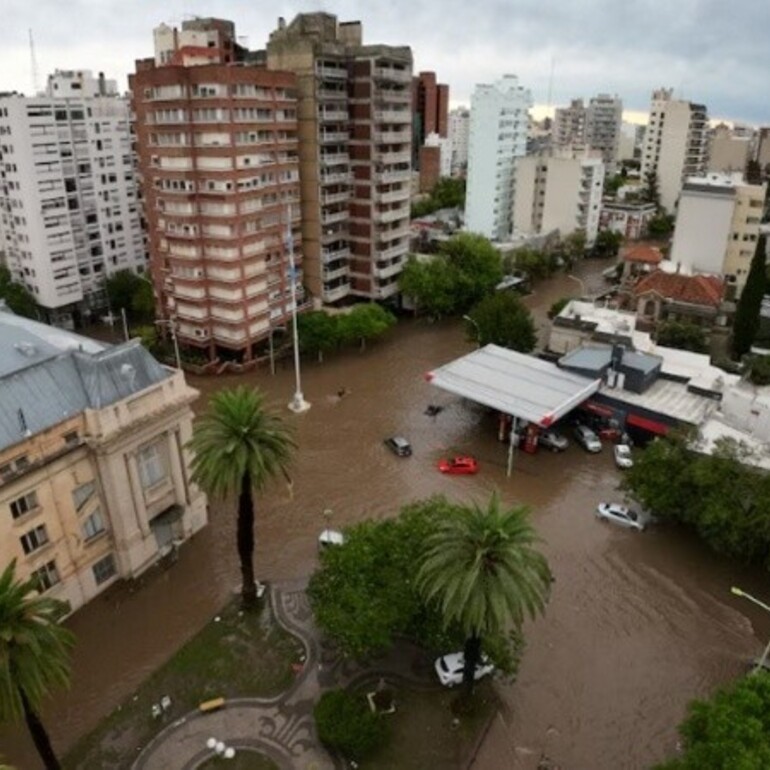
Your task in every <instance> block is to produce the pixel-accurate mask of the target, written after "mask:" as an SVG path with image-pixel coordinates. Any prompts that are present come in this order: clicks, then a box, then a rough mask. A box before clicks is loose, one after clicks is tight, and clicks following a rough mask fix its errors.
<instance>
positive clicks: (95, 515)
mask: <svg viewBox="0 0 770 770" xmlns="http://www.w3.org/2000/svg"><path fill="white" fill-rule="evenodd" d="M197 396H198V393H197V391H195V390H193V389H192V388H190V387H189V386H188V385H187V384H186V383H185V379H184V374H183V373H182V372H181V371H175V370H173V369H168V368H166V367H164V366H161V365H160V364H159V363H158V362H157V361H155V360H154V359H153V358H152V356H150V354H149V353H148V352H147V350H146V349H145V348H144V347H142V345H141V344H140V343H139V341H138V340H132V341H130V342H127V343H124V344H122V345H117V346H115V347H111V346H105V345H103V344H101V343H97V342H95V341H94V340H91V339H87V338H85V337H80V336H79V335H75V334H72V333H70V332H66V331H62V330H59V329H52V328H51V327H49V326H46V325H44V324H41V323H38V322H36V321H30V320H29V319H26V318H20V317H19V316H15V315H13V314H12V313H10V312H7V311H5V310H3V309H0V514H2V515H0V563H2V564H8V563H9V562H10V561H11V560H12V559H16V561H17V564H18V567H17V574H18V576H19V578H20V579H22V580H25V579H27V578H35V579H36V580H37V583H38V586H39V588H40V591H41V592H43V593H45V594H46V595H48V596H52V597H54V598H56V599H60V600H62V601H65V602H67V604H68V605H69V609H70V611H74V610H76V609H77V608H78V607H80V606H81V605H83V604H85V603H86V602H88V601H89V600H90V599H92V598H93V597H95V596H96V595H97V594H99V593H101V592H102V591H103V590H104V589H106V588H107V587H108V586H109V585H110V584H111V583H114V582H115V581H116V580H117V579H119V578H135V577H137V576H139V575H141V574H142V572H144V571H145V570H146V569H147V568H148V567H150V566H151V565H152V564H154V563H156V562H157V561H158V559H160V558H161V557H162V556H163V555H164V554H166V553H168V552H170V551H171V550H173V549H174V548H176V547H177V546H178V545H179V544H180V543H181V542H183V541H184V540H185V539H187V538H188V537H190V536H191V535H192V534H194V533H195V532H197V531H198V530H200V529H201V528H202V527H203V526H204V525H205V524H206V519H207V513H206V498H205V496H204V495H203V493H202V492H201V491H200V490H199V489H198V488H197V487H196V486H195V485H194V484H192V483H191V482H190V456H189V453H188V452H187V451H186V450H185V448H184V447H185V444H186V443H187V442H188V441H189V440H190V437H191V436H192V418H193V413H192V409H191V407H190V405H191V403H192V402H193V401H194V400H195V399H196V398H197Z"/></svg>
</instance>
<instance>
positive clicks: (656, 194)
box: [642, 171, 660, 209]
mask: <svg viewBox="0 0 770 770" xmlns="http://www.w3.org/2000/svg"><path fill="white" fill-rule="evenodd" d="M642 200H644V201H647V202H648V203H654V204H655V206H656V208H658V209H660V186H659V183H658V172H657V171H647V172H646V173H645V175H644V187H643V188H642Z"/></svg>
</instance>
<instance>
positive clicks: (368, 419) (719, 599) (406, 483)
mask: <svg viewBox="0 0 770 770" xmlns="http://www.w3.org/2000/svg"><path fill="white" fill-rule="evenodd" d="M602 267H604V265H603V264H600V265H598V266H596V265H590V264H587V265H585V266H583V273H584V274H583V275H582V278H583V279H584V281H585V285H584V286H581V285H580V282H579V281H577V280H576V279H573V278H568V277H560V278H558V279H554V280H553V281H551V282H549V283H547V284H542V285H540V286H538V288H537V291H536V293H535V294H534V295H532V296H531V297H530V298H529V299H528V303H529V304H530V305H531V307H532V308H533V310H534V311H535V314H536V317H537V319H538V323H539V325H540V326H541V330H542V331H543V332H544V330H545V329H546V321H545V311H546V310H547V309H548V307H549V306H550V304H551V303H552V302H553V301H555V300H556V299H558V298H559V297H560V296H563V295H565V294H576V293H579V292H581V291H584V290H586V287H587V290H589V291H590V290H594V289H597V288H599V287H600V285H601V281H600V279H599V278H597V274H598V271H599V270H600V269H601V268H602ZM541 339H542V334H541ZM471 349H472V343H470V342H469V341H468V340H466V339H465V337H464V330H463V327H462V326H461V325H460V324H458V323H457V322H454V321H452V322H443V323H437V324H431V323H428V322H426V321H423V320H419V321H405V322H403V323H402V324H400V326H399V328H398V330H397V331H395V332H394V333H393V334H392V335H391V336H390V337H389V338H388V339H386V340H383V341H381V342H379V343H377V344H375V345H373V346H371V347H370V348H369V349H367V350H366V351H363V352H359V351H357V350H350V351H346V352H344V353H340V354H336V355H333V356H330V357H329V358H328V360H327V361H326V362H324V363H322V364H319V363H317V362H315V361H306V362H304V363H303V369H302V381H303V390H304V393H305V397H306V398H307V399H308V400H309V401H310V402H311V403H312V408H311V410H310V411H309V412H307V413H306V414H303V415H299V416H294V415H292V414H291V413H290V412H288V410H285V405H286V404H287V403H288V402H289V400H290V398H291V396H292V394H293V390H294V375H293V369H292V367H291V362H290V361H287V362H285V363H283V364H279V366H278V371H277V373H276V375H275V376H274V377H271V376H270V374H269V373H268V372H266V371H264V370H262V371H259V372H256V373H252V374H248V375H238V376H228V377H225V378H221V379H203V378H196V377H191V378H190V382H191V383H192V384H193V385H194V386H195V387H197V388H199V389H200V390H201V392H202V397H201V399H200V400H199V402H198V404H197V405H196V408H197V409H199V410H200V409H202V408H204V407H205V402H206V397H207V396H208V395H209V394H211V393H212V392H214V391H215V390H216V389H218V388H221V387H224V386H230V385H235V384H239V383H242V382H243V383H248V384H250V385H257V386H259V387H260V388H263V389H264V390H265V391H266V392H267V394H268V396H269V398H270V400H271V401H272V402H273V403H274V404H275V406H276V407H277V408H278V409H281V410H284V414H285V415H286V419H287V420H289V421H290V422H291V423H293V424H294V425H295V426H296V430H297V440H298V443H299V452H298V453H297V457H296V462H295V465H294V470H293V478H294V485H293V494H290V493H289V490H288V489H287V488H286V486H285V485H282V484H276V485H275V486H273V487H271V488H270V489H268V490H266V492H265V494H264V495H262V496H260V498H259V499H258V503H257V551H256V561H255V563H256V570H257V574H258V576H259V577H260V578H262V579H268V580H280V579H288V578H296V577H298V576H306V575H309V574H310V573H311V572H312V570H313V569H314V567H315V565H316V563H317V562H316V537H317V535H318V533H319V531H320V530H321V529H323V528H324V519H323V511H324V510H325V509H331V510H332V511H333V516H332V526H334V527H343V526H345V525H346V524H350V523H353V522H356V521H359V520H361V519H363V518H367V517H386V516H391V515H393V514H394V513H395V512H396V511H397V510H398V508H399V506H401V505H403V504H404V503H406V502H408V501H410V500H414V499H417V498H422V497H425V496H428V495H432V494H435V493H443V494H446V495H448V496H451V497H453V498H456V499H459V500H463V501H471V500H479V501H481V502H484V501H485V500H486V499H488V497H489V495H490V494H491V492H492V491H493V490H497V491H499V493H500V494H501V496H502V499H503V500H504V502H506V503H510V504H514V503H521V502H523V503H526V504H528V505H530V506H531V508H532V511H533V517H534V523H535V525H536V527H537V529H538V531H539V532H540V534H541V536H542V538H543V549H544V551H545V553H546V554H547V556H548V558H549V560H550V562H551V565H552V568H553V571H554V574H555V577H556V582H555V584H554V591H553V596H552V599H551V601H550V603H549V605H548V608H547V611H546V613H545V616H544V617H543V618H540V619H538V620H536V621H534V622H531V623H529V624H528V626H527V629H526V637H527V648H526V651H525V654H524V658H523V661H522V666H521V671H520V675H519V678H518V681H517V682H516V683H515V684H506V683H502V684H501V687H500V689H501V692H502V694H503V697H504V705H505V708H504V709H503V711H502V713H501V714H500V716H499V717H498V718H497V719H496V720H495V723H494V725H493V727H492V729H491V731H490V733H489V735H488V738H487V740H486V742H485V744H484V746H483V747H482V750H481V752H480V754H479V756H478V759H477V761H476V764H475V767H476V769H477V770H498V769H499V768H507V767H520V768H534V767H535V766H536V764H537V760H538V759H539V758H540V757H541V755H543V754H545V755H547V756H548V757H549V758H551V759H552V760H553V761H554V762H557V763H558V764H559V765H560V766H561V768H562V770H603V769H604V768H607V769H609V768H613V769H615V768H644V767H649V766H650V765H651V764H652V763H653V762H654V761H656V760H660V759H662V758H663V757H665V756H667V755H670V754H671V753H672V752H673V751H674V750H675V746H676V725H677V723H678V722H679V721H680V720H681V718H682V716H683V714H684V709H685V705H686V703H687V702H688V701H689V700H690V699H691V698H693V697H695V696H702V695H706V694H707V693H709V692H710V691H711V690H712V689H713V688H714V687H716V686H718V685H720V684H722V683H724V682H726V681H729V680H730V679H732V678H734V677H735V676H738V675H739V674H740V673H741V672H742V671H743V670H744V664H745V660H746V659H747V658H748V657H750V656H751V655H753V654H755V653H757V652H758V651H759V650H760V649H761V645H762V644H763V643H764V640H765V639H766V636H767V634H768V633H770V623H769V622H768V620H770V619H768V618H766V617H762V614H761V612H755V611H754V607H753V606H752V605H750V604H748V602H746V601H745V600H744V601H742V600H740V599H735V598H734V597H732V596H731V595H730V593H729V588H730V586H731V585H733V584H738V585H740V586H741V587H743V588H744V589H745V590H747V591H750V592H753V593H755V594H757V595H759V596H760V597H762V596H764V597H765V598H767V596H768V594H770V590H769V589H770V581H768V578H767V574H766V573H763V572H761V571H758V570H748V569H743V568H741V567H740V566H739V565H736V564H735V563H732V562H728V561H726V560H721V559H718V558H717V557H715V556H714V555H713V554H710V553H709V552H708V551H706V549H705V548H703V547H702V546H701V545H700V543H698V542H697V541H696V540H695V539H694V538H692V537H691V536H689V535H688V534H686V533H682V532H679V531H672V530H670V529H668V528H660V529H658V530H655V529H653V530H650V531H648V532H645V533H643V534H636V533H629V532H625V531H622V530H618V529H615V528H613V527H612V526H611V525H609V526H605V525H601V524H599V523H598V522H597V521H596V520H595V518H594V517H593V515H592V513H593V510H594V508H595V506H596V504H597V503H598V502H599V501H600V500H606V499H617V498H618V497H619V493H618V492H617V485H618V483H619V481H620V475H619V472H618V471H617V470H616V469H615V467H614V465H613V463H612V457H611V453H610V452H609V451H608V450H607V449H605V451H604V452H603V453H602V454H601V455H598V456H595V455H588V454H586V453H584V452H582V450H580V449H579V448H577V447H576V446H575V445H574V444H573V445H571V446H570V448H569V449H568V450H567V451H566V452H565V453H564V454H558V455H556V454H550V453H539V454H538V455H535V456H529V455H524V454H518V455H517V456H516V459H515V463H514V473H513V475H512V477H511V478H510V479H507V478H506V476H505V460H506V455H505V450H504V448H503V447H502V446H501V445H500V444H499V443H498V442H497V440H496V424H495V420H494V418H493V417H492V416H490V415H488V414H487V413H485V411H484V410H482V409H480V408H478V407H475V406H474V405H472V404H467V403H464V402H461V401H460V400H459V399H456V398H454V397H453V396H451V395H450V394H447V393H444V392H442V391H439V390H437V389H436V388H434V387H433V386H431V385H429V384H428V383H427V382H426V381H425V380H424V378H423V374H424V373H425V372H426V371H429V370H430V369H433V368H435V367H437V366H439V365H441V364H443V363H446V362H447V361H450V360H452V359H453V358H455V357H457V356H459V355H462V354H463V353H466V352H468V351H469V350H471ZM343 387H344V388H346V389H347V390H348V391H349V395H347V396H345V397H344V398H342V399H340V398H338V397H337V396H336V395H335V394H336V393H337V392H338V391H339V390H340V388H343ZM431 403H433V404H440V405H442V406H444V410H443V411H442V412H441V413H440V414H439V415H438V416H437V417H433V418H432V417H428V416H426V415H425V414H424V413H423V412H424V410H425V407H426V406H427V405H428V404H431ZM396 433H401V434H404V435H406V436H407V437H408V438H409V439H410V440H411V442H412V445H413V448H414V456H413V457H411V458H409V459H400V458H397V457H395V456H393V455H392V454H390V453H389V452H388V451H387V450H386V449H385V447H384V446H383V444H382V440H383V438H384V437H386V436H388V435H392V434H396ZM454 452H469V453H472V454H474V455H475V456H476V457H477V458H478V459H479V462H480V464H481V472H480V473H479V474H478V475H477V476H475V477H444V476H442V475H441V474H439V473H438V472H437V471H436V461H437V460H438V459H439V458H440V457H442V456H444V455H446V454H448V453H454ZM233 525H234V508H233V505H232V504H222V503H218V502H212V504H211V510H210V524H209V526H208V527H207V528H206V529H205V530H204V531H202V532H201V533H199V534H198V535H197V536H196V537H195V538H194V539H193V540H192V541H191V542H189V543H188V544H186V545H185V546H184V547H183V548H182V549H181V550H180V554H179V559H178V561H177V562H176V563H174V564H172V565H170V566H167V567H163V568H160V567H159V568H154V569H153V570H151V571H150V573H149V574H148V575H147V576H146V577H145V578H144V579H143V580H142V581H141V583H140V584H139V585H137V586H134V587H132V588H131V589H129V588H128V587H126V586H122V587H119V588H117V589H116V590H111V591H108V592H107V594H106V595H104V596H102V597H100V598H98V599H96V600H95V601H93V602H92V603H91V604H90V605H88V606H87V607H86V608H84V609H82V610H80V611H79V612H77V613H76V614H75V615H74V616H73V617H72V618H71V619H70V620H69V621H68V625H69V626H70V627H71V628H72V629H73V631H74V632H75V634H76V635H77V638H78V643H77V646H76V648H75V652H74V662H73V680H72V688H71V690H70V691H69V692H67V693H63V694H60V695H57V697H56V698H55V699H53V700H51V702H50V703H49V705H48V707H47V708H46V710H45V714H44V717H45V720H46V721H47V724H48V726H49V729H50V732H51V735H52V738H53V741H54V745H55V746H56V747H57V748H58V749H59V750H60V751H63V750H66V749H67V748H68V747H69V746H71V745H72V744H73V743H74V742H75V741H76V740H77V738H78V737H80V736H81V735H83V734H84V733H85V732H87V731H88V730H90V729H91V728H93V727H94V726H95V724H96V723H97V722H98V721H99V719H101V718H102V717H103V716H105V715H106V714H107V713H109V712H110V711H111V710H112V709H113V708H115V707H116V706H117V705H118V704H120V703H121V701H123V700H125V699H126V698H127V697H129V696H130V694H131V693H132V692H133V690H134V689H135V688H136V687H137V685H138V684H139V683H140V682H141V681H142V680H143V679H144V678H145V677H146V676H147V675H148V674H149V673H150V672H151V671H153V670H154V669H155V668H157V667H158V666H159V665H160V664H161V663H163V661H164V660H166V659H167V658H168V657H169V656H170V655H171V654H172V653H173V651H174V650H175V649H177V648H178V647H179V646H180V645H181V644H182V643H183V642H184V641H185V640H186V639H187V638H189V637H190V636H191V635H192V634H194V633H195V632H196V631H197V630H198V629H199V628H200V627H201V626H202V625H203V624H204V623H205V622H206V620H207V619H208V618H209V617H211V615H212V614H214V613H215V612H216V611H217V609H218V608H219V607H220V606H221V604H222V603H223V601H225V599H226V598H227V597H228V595H229V594H230V592H231V591H232V590H233V589H234V588H235V587H236V586H237V583H238V568H237V560H236V554H235V547H234V540H235V532H234V526H233ZM137 748H140V747H137ZM0 755H2V756H4V758H5V759H6V760H7V761H10V762H11V763H13V764H15V765H16V766H17V767H18V768H24V769H25V770H26V769H27V768H30V769H33V768H37V767H38V766H39V765H38V763H37V761H36V758H35V755H34V752H33V750H32V749H31V747H30V743H29V741H28V739H27V737H26V735H25V733H24V731H23V730H22V729H21V728H18V729H13V730H9V729H7V728H6V729H5V730H4V731H3V732H2V733H0Z"/></svg>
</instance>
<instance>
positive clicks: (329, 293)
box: [322, 283, 350, 302]
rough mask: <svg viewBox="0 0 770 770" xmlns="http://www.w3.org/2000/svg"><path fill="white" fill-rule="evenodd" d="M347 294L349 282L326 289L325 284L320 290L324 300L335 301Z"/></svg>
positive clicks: (348, 292)
mask: <svg viewBox="0 0 770 770" xmlns="http://www.w3.org/2000/svg"><path fill="white" fill-rule="evenodd" d="M348 294H350V284H349V283H343V284H341V285H340V286H335V287H334V288H330V289H327V288H326V286H324V287H323V291H322V295H323V301H324V302H337V300H340V299H342V298H343V297H347V296H348Z"/></svg>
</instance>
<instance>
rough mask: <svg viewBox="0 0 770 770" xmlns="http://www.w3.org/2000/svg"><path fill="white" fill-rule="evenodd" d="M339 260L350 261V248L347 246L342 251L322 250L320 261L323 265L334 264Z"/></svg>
mask: <svg viewBox="0 0 770 770" xmlns="http://www.w3.org/2000/svg"><path fill="white" fill-rule="evenodd" d="M339 259H350V248H349V247H348V246H345V248H342V249H323V250H322V251H321V260H322V261H323V263H324V264H325V265H327V264H329V263H330V262H336V261H337V260H339Z"/></svg>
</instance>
